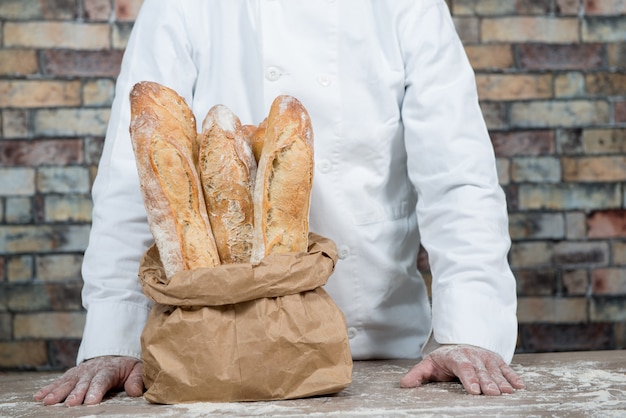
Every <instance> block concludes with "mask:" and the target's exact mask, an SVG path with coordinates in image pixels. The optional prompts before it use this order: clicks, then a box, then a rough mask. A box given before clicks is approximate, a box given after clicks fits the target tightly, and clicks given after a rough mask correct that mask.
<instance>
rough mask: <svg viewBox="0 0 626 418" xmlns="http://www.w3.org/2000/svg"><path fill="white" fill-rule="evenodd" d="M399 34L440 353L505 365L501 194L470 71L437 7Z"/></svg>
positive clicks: (411, 162) (505, 235)
mask: <svg viewBox="0 0 626 418" xmlns="http://www.w3.org/2000/svg"><path fill="white" fill-rule="evenodd" d="M422 4H423V7H422V8H421V9H420V10H417V11H415V12H413V13H406V14H405V15H404V16H403V18H402V20H401V25H400V26H399V29H400V39H401V50H402V53H403V54H404V61H405V74H406V83H405V97H404V101H403V105H402V120H403V124H404V129H405V145H406V150H407V154H408V172H409V177H410V179H411V182H412V183H413V184H414V185H415V188H416V190H417V193H418V203H417V216H418V225H419V229H420V235H421V238H422V243H423V245H424V247H425V248H426V250H427V252H428V255H429V261H430V264H431V271H432V275H433V285H432V294H433V300H432V311H433V319H432V331H431V337H430V339H429V341H428V342H427V344H425V346H424V350H423V354H427V353H428V352H429V351H431V350H432V349H433V348H434V347H436V346H437V345H438V344H470V345H475V346H479V347H483V348H486V349H489V350H492V351H495V352H497V353H499V354H500V355H501V356H502V357H503V358H504V359H505V361H507V362H510V360H511V358H512V356H513V352H514V350H515V344H516V340H517V318H516V287H515V279H514V277H513V274H512V272H511V269H510V267H509V264H508V261H507V254H508V251H509V247H510V238H509V232H508V217H507V211H506V209H507V208H506V202H505V196H504V193H503V191H502V189H501V187H500V185H499V184H498V177H497V172H496V165H495V156H494V153H493V147H492V144H491V141H490V139H489V135H488V132H487V128H486V126H485V122H484V119H483V116H482V114H481V109H480V107H479V102H478V95H477V91H476V84H475V78H474V72H473V70H472V68H471V66H470V64H469V62H468V60H467V57H466V55H465V51H464V48H463V45H462V43H461V41H460V40H459V38H458V35H457V33H456V31H455V28H454V24H453V21H452V18H451V16H450V13H449V10H448V8H447V6H446V5H445V3H444V1H443V0H432V1H429V2H426V1H424V2H422Z"/></svg>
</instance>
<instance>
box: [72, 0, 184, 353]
mask: <svg viewBox="0 0 626 418" xmlns="http://www.w3.org/2000/svg"><path fill="white" fill-rule="evenodd" d="M190 49H191V48H190V45H189V42H188V41H187V33H186V26H185V24H184V16H183V13H182V11H181V10H180V9H179V2H177V1H169V0H146V1H144V3H143V5H142V8H141V10H140V13H139V15H138V17H137V20H136V22H135V24H134V27H133V31H132V33H131V36H130V39H129V43H128V45H127V48H126V51H125V54H124V58H123V62H122V67H121V71H120V75H119V77H118V79H117V85H116V91H115V99H114V102H113V105H112V109H111V116H110V120H109V125H108V129H107V133H106V139H105V144H104V149H103V153H102V157H101V160H100V163H99V167H98V174H97V176H96V180H95V182H94V185H93V189H92V196H93V202H94V209H93V218H92V229H91V233H90V238H89V244H88V247H87V249H86V251H85V256H84V261H83V267H82V274H83V280H84V287H83V294H82V296H83V306H84V307H85V308H86V310H87V318H86V323H85V328H84V332H83V339H82V343H81V346H80V349H79V352H78V357H77V363H80V362H81V361H83V360H85V359H89V358H92V357H96V356H102V355H125V356H132V357H136V358H140V356H141V345H140V336H141V332H142V330H143V327H144V324H145V321H146V318H147V315H148V313H149V310H150V303H149V301H148V299H147V298H146V297H145V296H144V295H143V293H142V291H141V287H140V284H139V281H138V277H137V273H138V266H139V260H140V257H141V256H142V255H143V253H144V251H145V250H146V249H147V247H148V246H149V245H150V244H151V243H152V235H151V233H150V230H149V228H148V224H147V220H146V213H145V208H144V205H143V200H142V196H141V192H140V189H139V179H138V176H137V168H136V165H135V158H134V154H133V150H132V145H131V142H130V134H129V121H130V103H129V99H128V95H129V92H130V90H131V89H132V87H133V85H134V84H135V83H136V82H138V81H142V80H150V81H156V82H159V83H161V84H164V85H167V86H168V87H171V88H173V89H174V90H176V91H177V92H178V93H179V94H181V95H182V96H183V97H185V99H186V100H187V101H188V103H190V100H191V97H192V90H193V85H194V83H195V79H196V70H195V67H194V65H193V62H192V59H191V51H190Z"/></svg>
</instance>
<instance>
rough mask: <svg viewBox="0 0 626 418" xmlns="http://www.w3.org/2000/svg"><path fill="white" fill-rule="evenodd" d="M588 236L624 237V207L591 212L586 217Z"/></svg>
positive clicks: (625, 228)
mask: <svg viewBox="0 0 626 418" xmlns="http://www.w3.org/2000/svg"><path fill="white" fill-rule="evenodd" d="M587 235H588V236H589V238H615V237H626V209H620V210H605V211H596V212H592V213H591V214H590V215H589V217H588V218H587Z"/></svg>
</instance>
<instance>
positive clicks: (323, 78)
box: [317, 74, 331, 87]
mask: <svg viewBox="0 0 626 418" xmlns="http://www.w3.org/2000/svg"><path fill="white" fill-rule="evenodd" d="M317 82H318V83H320V85H321V86H323V87H328V86H330V82H331V80H330V76H328V75H326V74H322V75H320V76H319V77H317Z"/></svg>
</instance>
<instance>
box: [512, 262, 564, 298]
mask: <svg viewBox="0 0 626 418" xmlns="http://www.w3.org/2000/svg"><path fill="white" fill-rule="evenodd" d="M514 273H515V278H516V283H517V294H518V296H553V295H556V283H557V270H556V269H522V270H516V271H514Z"/></svg>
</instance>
